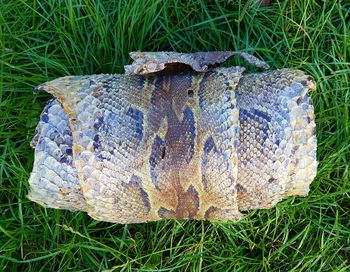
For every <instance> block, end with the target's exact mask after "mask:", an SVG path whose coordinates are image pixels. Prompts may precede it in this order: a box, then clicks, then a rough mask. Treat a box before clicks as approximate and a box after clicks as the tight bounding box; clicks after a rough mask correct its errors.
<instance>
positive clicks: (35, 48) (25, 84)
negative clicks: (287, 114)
mask: <svg viewBox="0 0 350 272" xmlns="http://www.w3.org/2000/svg"><path fill="white" fill-rule="evenodd" d="M92 2H93V1H88V0H86V1H80V2H79V1H73V0H65V1H55V0H47V1H38V0H37V1H35V0H32V1H30V0H22V1H21V0H13V1H4V0H2V1H0V54H1V59H0V67H1V74H0V90H1V92H0V271H2V270H4V271H154V270H158V271H200V270H202V271H350V166H349V165H350V2H349V1H345V0H344V1H316V0H310V1H306V0H305V1H302V0H295V1H287V0H286V1H283V2H280V3H275V4H274V5H270V6H265V7H259V6H258V5H257V4H256V2H257V1H231V2H230V3H227V4H225V3H224V2H225V1H201V0H200V1H181V2H182V3H180V1H175V0H162V1H161V0H136V1H129V0H121V1H116V2H115V3H114V2H112V1H95V4H93V3H92ZM133 50H144V51H157V50H176V51H181V52H190V51H210V50H244V51H246V52H250V53H254V54H255V55H256V56H258V57H259V58H261V59H264V60H266V61H267V62H268V63H269V64H270V66H271V67H272V68H273V69H276V68H283V67H290V68H298V69H302V70H304V71H306V72H307V73H309V74H311V75H312V76H313V77H314V78H315V80H316V82H317V92H316V93H313V94H312V99H313V102H314V106H315V112H316V123H317V138H318V160H319V161H320V164H319V167H318V175H317V178H316V179H315V180H314V182H313V183H312V186H311V192H310V194H309V196H308V197H305V198H299V197H290V198H287V199H286V200H284V201H283V202H281V203H280V204H278V205H277V206H276V207H274V208H273V209H270V210H258V211H252V212H249V213H248V215H247V217H246V218H245V219H243V220H241V221H240V222H238V223H210V222H190V221H175V220H169V221H164V222H156V223H149V224H138V225H118V224H110V223H104V222H97V221H95V220H93V219H91V218H90V217H89V216H87V215H86V214H85V213H83V212H81V213H78V212H68V211H64V210H54V209H44V208H42V207H41V206H39V205H37V204H35V203H33V202H30V201H29V200H28V199H27V198H26V194H27V192H28V177H29V174H30V171H31V167H32V163H33V150H32V149H31V148H30V146H29V142H30V140H31V138H32V137H33V135H34V130H35V126H36V124H37V122H38V118H39V114H40V112H41V110H42V109H43V106H44V104H45V101H47V100H48V99H49V98H50V96H49V95H48V94H45V93H39V94H35V95H34V94H33V93H32V89H33V87H34V86H36V85H38V84H40V83H42V82H45V81H47V80H50V79H54V78H56V77H59V76H64V75H80V74H93V73H116V72H122V71H123V65H124V64H126V63H129V62H130V59H129V57H128V52H129V51H133ZM232 63H233V64H237V63H238V64H244V63H241V62H240V61H239V60H234V61H232Z"/></svg>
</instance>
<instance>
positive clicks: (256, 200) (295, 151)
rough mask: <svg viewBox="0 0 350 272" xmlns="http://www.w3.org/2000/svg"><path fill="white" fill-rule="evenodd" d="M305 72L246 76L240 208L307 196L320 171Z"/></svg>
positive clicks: (241, 101)
mask: <svg viewBox="0 0 350 272" xmlns="http://www.w3.org/2000/svg"><path fill="white" fill-rule="evenodd" d="M314 88H315V85H314V82H313V80H312V79H311V77H308V76H306V75H305V74H304V73H303V72H301V71H291V70H277V71H273V72H268V73H260V74H250V75H245V76H243V77H242V79H241V81H240V84H239V87H238V88H237V90H236V99H237V104H238V105H239V106H240V115H239V122H240V128H241V129H240V133H239V144H238V156H239V168H238V172H239V175H238V183H237V190H238V203H239V209H240V210H251V209H257V208H271V207H273V206H274V205H276V204H277V202H279V201H281V200H282V198H283V197H285V196H288V195H300V196H305V195H307V193H308V191H309V184H310V183H311V181H312V179H313V178H314V177H315V176H316V168H317V161H316V135H315V131H316V126H315V121H314V113H313V107H312V102H311V98H310V97H309V95H308V90H310V89H314Z"/></svg>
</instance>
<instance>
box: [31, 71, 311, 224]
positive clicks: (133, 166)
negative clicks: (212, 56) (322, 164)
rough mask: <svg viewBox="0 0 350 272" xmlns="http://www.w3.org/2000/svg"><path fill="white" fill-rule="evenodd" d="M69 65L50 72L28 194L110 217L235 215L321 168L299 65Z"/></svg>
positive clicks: (306, 79)
mask: <svg viewBox="0 0 350 272" xmlns="http://www.w3.org/2000/svg"><path fill="white" fill-rule="evenodd" d="M244 70H245V69H244V68H243V67H228V68H223V67H221V68H208V69H207V70H206V71H205V72H196V71H185V72H176V73H174V72H172V73H170V72H168V73H167V72H160V73H150V74H145V75H121V74H114V75H108V74H101V75H92V76H69V77H63V78H58V79H56V80H53V81H50V82H47V83H44V84H43V85H41V86H39V87H38V89H39V90H41V89H42V90H45V91H47V92H49V93H51V94H52V95H53V96H54V99H53V100H50V101H49V102H48V104H47V105H46V107H45V108H44V111H43V112H42V114H41V117H40V121H39V124H38V126H37V129H36V135H35V137H34V139H33V140H32V146H33V147H35V162H34V166H33V171H32V173H31V176H30V179H29V184H30V192H29V195H28V197H29V198H30V199H31V200H33V201H35V202H37V203H39V204H41V205H43V206H46V207H51V208H61V209H69V210H82V211H86V212H87V213H88V214H89V215H90V216H91V217H93V218H95V219H97V220H102V221H108V222H117V223H140V222H148V221H155V220H160V219H166V218H177V219H196V220H239V219H240V218H242V216H243V215H242V213H241V211H246V210H251V209H258V208H271V207H273V206H274V205H276V203H278V202H279V201H281V200H282V199H283V198H284V197H286V196H290V195H300V196H305V195H307V194H308V191H309V185H310V183H311V182H312V180H313V178H314V177H315V175H316V168H317V161H316V136H315V122H314V113H313V106H312V101H311V99H310V97H309V94H308V91H309V90H313V89H315V84H314V81H313V80H312V78H311V77H310V76H308V75H305V74H304V73H303V72H301V71H299V70H289V69H283V70H275V71H267V72H261V73H244Z"/></svg>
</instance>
